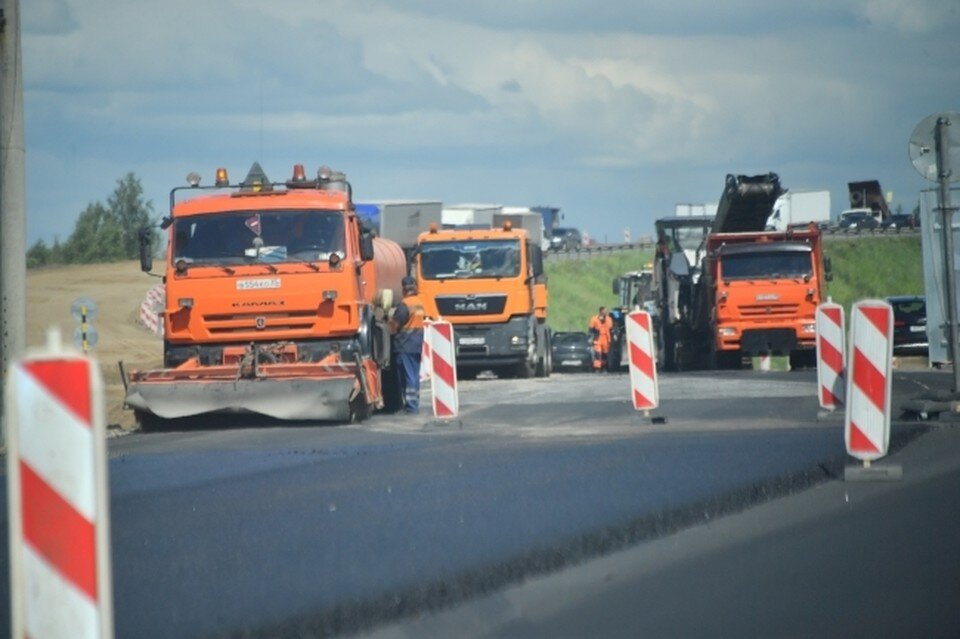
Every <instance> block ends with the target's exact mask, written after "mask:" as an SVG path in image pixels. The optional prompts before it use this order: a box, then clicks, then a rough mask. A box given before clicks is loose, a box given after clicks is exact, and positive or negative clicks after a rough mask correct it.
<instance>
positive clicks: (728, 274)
mask: <svg viewBox="0 0 960 639" xmlns="http://www.w3.org/2000/svg"><path fill="white" fill-rule="evenodd" d="M811 255H812V253H811V252H809V251H781V252H769V253H738V254H734V255H724V256H723V257H722V258H721V261H720V277H721V278H722V279H724V280H745V279H774V278H802V277H810V276H812V275H813V266H812V261H811V258H810V256H811Z"/></svg>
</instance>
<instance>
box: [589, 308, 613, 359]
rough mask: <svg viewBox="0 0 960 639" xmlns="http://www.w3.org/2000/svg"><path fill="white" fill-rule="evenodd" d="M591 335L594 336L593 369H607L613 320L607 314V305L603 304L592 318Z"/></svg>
mask: <svg viewBox="0 0 960 639" xmlns="http://www.w3.org/2000/svg"><path fill="white" fill-rule="evenodd" d="M588 326H589V329H590V335H591V336H592V337H593V370H595V371H596V372H598V373H599V372H600V371H602V370H606V369H607V366H606V361H607V353H608V352H609V351H610V333H611V331H612V330H613V320H612V319H611V318H610V316H609V315H607V307H606V306H601V307H600V309H599V310H598V311H597V314H596V315H594V316H593V317H591V318H590V324H589V325H588Z"/></svg>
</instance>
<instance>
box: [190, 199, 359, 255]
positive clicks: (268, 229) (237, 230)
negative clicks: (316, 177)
mask: <svg viewBox="0 0 960 639" xmlns="http://www.w3.org/2000/svg"><path fill="white" fill-rule="evenodd" d="M344 246H345V244H344V232H343V214H342V213H341V212H339V211H323V210H308V211H305V210H302V209H300V210H290V211H287V210H269V211H231V212H227V213H215V214H210V215H196V216H191V217H185V218H180V219H177V220H175V221H174V224H173V259H174V260H179V259H183V260H186V261H187V262H189V263H202V264H245V263H250V262H271V263H275V262H303V261H305V260H306V261H311V262H313V261H319V260H327V259H329V258H330V255H331V254H332V253H338V254H339V255H340V257H341V258H343V257H345V254H344Z"/></svg>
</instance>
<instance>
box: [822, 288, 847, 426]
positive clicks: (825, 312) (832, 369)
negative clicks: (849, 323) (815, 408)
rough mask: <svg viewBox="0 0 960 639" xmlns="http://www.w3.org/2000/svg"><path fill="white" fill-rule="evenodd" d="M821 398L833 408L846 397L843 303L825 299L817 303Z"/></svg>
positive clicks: (823, 406) (825, 404)
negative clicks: (818, 304) (825, 300)
mask: <svg viewBox="0 0 960 639" xmlns="http://www.w3.org/2000/svg"><path fill="white" fill-rule="evenodd" d="M815 321H816V329H817V398H818V400H819V401H820V408H822V409H824V410H826V411H830V412H833V411H835V410H836V409H837V408H840V407H841V406H843V405H844V403H845V401H846V399H845V398H846V388H845V378H846V370H847V358H846V330H845V325H844V312H843V307H842V306H840V305H839V304H834V303H833V302H824V303H823V304H820V306H818V307H817V314H816V320H815Z"/></svg>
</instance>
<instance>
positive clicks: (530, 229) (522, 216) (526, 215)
mask: <svg viewBox="0 0 960 639" xmlns="http://www.w3.org/2000/svg"><path fill="white" fill-rule="evenodd" d="M507 220H509V221H510V224H511V225H513V228H515V229H524V230H525V231H526V232H527V237H529V238H530V241H532V242H533V243H534V244H537V245H539V246H540V248H541V249H543V250H544V251H546V250H548V249H549V248H550V238H549V237H548V236H547V233H546V231H545V229H544V226H543V216H542V215H541V214H540V213H538V212H537V211H534V210H532V209H531V208H530V207H528V206H505V207H503V211H502V212H500V213H497V214H494V216H493V225H494V226H495V227H501V226H503V223H504V222H506V221H507Z"/></svg>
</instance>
